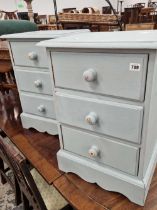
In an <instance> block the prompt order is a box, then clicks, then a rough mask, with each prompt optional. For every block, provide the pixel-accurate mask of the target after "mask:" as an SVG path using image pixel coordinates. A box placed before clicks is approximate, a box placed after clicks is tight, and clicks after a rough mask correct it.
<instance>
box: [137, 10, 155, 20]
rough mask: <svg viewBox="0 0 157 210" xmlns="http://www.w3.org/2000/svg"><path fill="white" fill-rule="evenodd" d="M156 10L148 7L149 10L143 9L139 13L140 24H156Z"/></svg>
mask: <svg viewBox="0 0 157 210" xmlns="http://www.w3.org/2000/svg"><path fill="white" fill-rule="evenodd" d="M155 10H156V8H154V7H147V8H141V11H140V13H139V22H140V23H142V22H145V23H146V22H152V23H153V22H154V20H155V15H156V11H155Z"/></svg>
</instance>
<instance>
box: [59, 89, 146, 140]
mask: <svg viewBox="0 0 157 210" xmlns="http://www.w3.org/2000/svg"><path fill="white" fill-rule="evenodd" d="M55 104H56V115H57V120H58V121H59V122H61V123H65V124H68V125H72V126H76V127H79V128H82V129H87V130H90V131H94V132H97V133H101V134H105V135H109V136H113V137H116V138H121V139H124V140H125V141H131V142H136V143H140V141H141V129H142V118H143V107H142V106H134V105H128V104H122V103H117V102H112V101H104V100H96V99H91V98H89V97H88V98H84V97H77V96H75V95H68V94H62V93H59V92H56V96H55ZM93 112H94V113H95V114H96V115H97V121H96V122H95V124H93V125H91V124H90V122H88V121H87V119H86V118H87V117H88V116H89V115H90V113H93ZM89 120H90V117H89Z"/></svg>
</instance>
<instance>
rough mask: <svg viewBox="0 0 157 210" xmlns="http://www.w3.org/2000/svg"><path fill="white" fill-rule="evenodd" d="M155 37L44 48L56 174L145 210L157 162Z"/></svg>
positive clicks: (61, 42)
mask: <svg viewBox="0 0 157 210" xmlns="http://www.w3.org/2000/svg"><path fill="white" fill-rule="evenodd" d="M156 37H157V32H155V31H144V32H142V31H141V32H140V31H138V32H136V31H134V32H115V33H90V34H86V33H84V34H79V35H74V36H71V37H64V38H59V39H57V40H55V41H53V40H50V41H45V42H41V43H40V44H38V46H44V47H47V52H48V57H49V62H50V63H52V65H51V66H50V70H53V74H54V85H55V105H56V118H57V120H58V121H59V123H60V145H61V149H60V151H59V152H58V164H59V168H60V169H61V170H63V171H65V172H74V173H76V174H78V175H79V176H81V177H82V178H83V179H85V180H86V181H89V182H92V183H97V184H98V185H100V186H101V187H102V188H104V189H107V190H110V191H116V192H120V193H122V194H124V195H125V196H127V197H128V198H129V199H130V200H131V201H133V202H135V203H137V204H140V205H144V202H145V198H146V195H147V192H148V190H149V186H150V182H151V178H152V175H153V172H154V169H155V166H156V158H157V129H156V125H157V112H156V107H157V67H156V65H157V56H156V53H157V50H156V49H157V38H156Z"/></svg>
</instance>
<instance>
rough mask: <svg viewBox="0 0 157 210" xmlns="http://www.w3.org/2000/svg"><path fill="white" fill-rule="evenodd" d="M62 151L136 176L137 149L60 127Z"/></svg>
mask: <svg viewBox="0 0 157 210" xmlns="http://www.w3.org/2000/svg"><path fill="white" fill-rule="evenodd" d="M62 134H63V145H64V149H65V150H67V151H70V152H73V153H75V154H78V155H81V156H84V157H86V158H90V159H92V160H94V161H96V162H98V163H103V164H106V165H108V166H111V167H114V168H117V169H119V170H121V171H124V172H126V173H129V174H131V175H137V170H138V159H139V149H138V148H136V147H134V146H129V145H126V144H122V143H117V142H114V141H111V140H109V139H106V138H102V137H99V136H96V135H92V134H88V133H85V132H82V131H80V130H75V129H71V128H68V127H65V126H62Z"/></svg>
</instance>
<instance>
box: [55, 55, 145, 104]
mask: <svg viewBox="0 0 157 210" xmlns="http://www.w3.org/2000/svg"><path fill="white" fill-rule="evenodd" d="M52 60H53V67H54V75H55V85H56V87H63V88H69V89H74V90H81V91H87V92H93V93H98V94H104V95H112V96H116V97H123V98H128V99H134V100H140V101H143V100H144V92H145V80H146V70H147V61H148V55H146V54H106V53H72V52H55V53H52Z"/></svg>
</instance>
